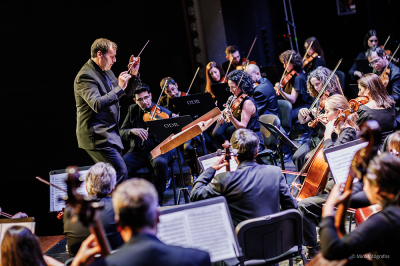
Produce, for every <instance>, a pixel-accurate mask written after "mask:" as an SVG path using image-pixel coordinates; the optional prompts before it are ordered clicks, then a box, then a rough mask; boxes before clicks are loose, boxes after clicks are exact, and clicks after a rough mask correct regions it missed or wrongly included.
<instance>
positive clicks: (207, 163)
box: [201, 156, 238, 175]
mask: <svg viewBox="0 0 400 266" xmlns="http://www.w3.org/2000/svg"><path fill="white" fill-rule="evenodd" d="M218 158H219V157H218V156H217V157H213V158H210V159H206V160H202V161H201V164H202V165H203V169H204V170H206V169H208V168H210V167H211V166H212V165H213V164H214V163H215V162H216V161H217V160H218ZM229 164H230V165H231V172H235V171H236V169H237V167H238V164H237V162H236V161H235V159H234V158H233V157H231V159H230V161H229ZM225 172H226V167H222V168H221V169H219V170H218V171H216V172H215V175H218V174H220V173H225Z"/></svg>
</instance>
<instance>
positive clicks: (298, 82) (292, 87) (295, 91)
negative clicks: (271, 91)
mask: <svg viewBox="0 0 400 266" xmlns="http://www.w3.org/2000/svg"><path fill="white" fill-rule="evenodd" d="M291 55H292V59H291V61H290V62H289V58H290V56H291ZM279 60H280V61H281V63H282V64H283V65H284V67H285V68H287V74H286V75H291V74H292V73H293V75H292V77H291V79H290V80H289V81H288V83H287V84H286V85H285V87H284V88H282V84H279V83H276V84H275V89H276V90H278V91H279V93H281V94H282V96H283V98H285V99H286V100H288V101H289V102H290V103H291V104H292V111H291V113H290V118H291V120H292V123H294V122H295V121H296V120H297V119H298V114H299V111H300V109H301V108H309V107H310V105H311V103H312V98H311V96H310V95H309V94H308V93H307V77H306V76H305V75H304V71H303V60H302V58H301V56H300V54H298V53H297V52H296V51H293V50H288V51H285V52H283V53H282V54H281V55H280V56H279ZM293 70H294V71H293ZM287 131H288V132H290V129H287Z"/></svg>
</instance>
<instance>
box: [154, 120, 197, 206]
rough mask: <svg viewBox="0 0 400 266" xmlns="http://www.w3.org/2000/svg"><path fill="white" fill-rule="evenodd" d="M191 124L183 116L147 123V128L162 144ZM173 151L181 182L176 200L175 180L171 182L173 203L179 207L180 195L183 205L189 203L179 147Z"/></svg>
mask: <svg viewBox="0 0 400 266" xmlns="http://www.w3.org/2000/svg"><path fill="white" fill-rule="evenodd" d="M191 122H192V118H191V117H190V116H188V115H185V116H180V117H174V118H168V119H162V120H153V121H148V122H147V126H148V127H149V129H150V131H151V132H156V133H153V134H154V135H155V137H156V139H157V140H158V141H160V142H163V141H164V140H165V139H166V138H168V137H169V136H171V134H178V133H179V132H181V131H182V128H184V127H185V126H187V125H189V124H190V123H191ZM175 149H176V157H174V159H178V165H179V173H180V176H181V181H182V188H180V189H179V193H178V198H176V182H175V178H174V180H173V181H174V184H173V185H174V201H175V205H179V202H180V199H181V193H182V195H183V198H184V200H185V203H189V191H188V190H187V188H186V187H185V179H184V178H183V173H182V162H181V157H180V156H179V146H178V147H176V148H175Z"/></svg>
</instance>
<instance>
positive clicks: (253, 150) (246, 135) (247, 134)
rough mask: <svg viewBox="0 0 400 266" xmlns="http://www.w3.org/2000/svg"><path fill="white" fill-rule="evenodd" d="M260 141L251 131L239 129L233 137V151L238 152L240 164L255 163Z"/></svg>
mask: <svg viewBox="0 0 400 266" xmlns="http://www.w3.org/2000/svg"><path fill="white" fill-rule="evenodd" d="M259 144H260V139H259V138H258V136H257V134H256V133H254V132H253V131H252V130H249V129H238V130H236V131H235V132H234V133H233V135H232V137H231V145H232V149H236V150H237V154H238V156H237V159H238V160H239V162H244V161H253V160H254V158H255V157H256V156H257V154H258V145H259Z"/></svg>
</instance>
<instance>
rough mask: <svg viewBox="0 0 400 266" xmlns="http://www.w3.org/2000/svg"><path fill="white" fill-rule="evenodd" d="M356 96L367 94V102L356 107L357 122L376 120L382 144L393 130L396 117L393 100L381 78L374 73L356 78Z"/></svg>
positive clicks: (359, 123)
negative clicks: (379, 128)
mask: <svg viewBox="0 0 400 266" xmlns="http://www.w3.org/2000/svg"><path fill="white" fill-rule="evenodd" d="M358 89H359V91H358V96H367V97H368V98H369V102H368V103H366V104H364V105H361V106H360V108H359V109H358V111H357V113H358V116H359V118H358V120H357V124H358V125H361V124H362V123H363V122H364V121H367V120H376V121H378V123H379V126H380V127H381V130H382V131H381V132H382V142H381V143H382V144H383V142H384V141H385V139H386V137H387V136H389V135H390V134H392V133H393V132H394V128H395V123H396V124H397V122H396V119H395V116H396V108H395V107H394V105H395V102H394V101H393V100H392V99H391V98H390V97H389V95H388V93H387V91H386V90H385V86H384V85H383V83H382V81H381V79H380V78H379V77H378V76H377V75H375V74H372V73H370V74H365V75H364V76H362V78H361V79H359V80H358Z"/></svg>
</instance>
